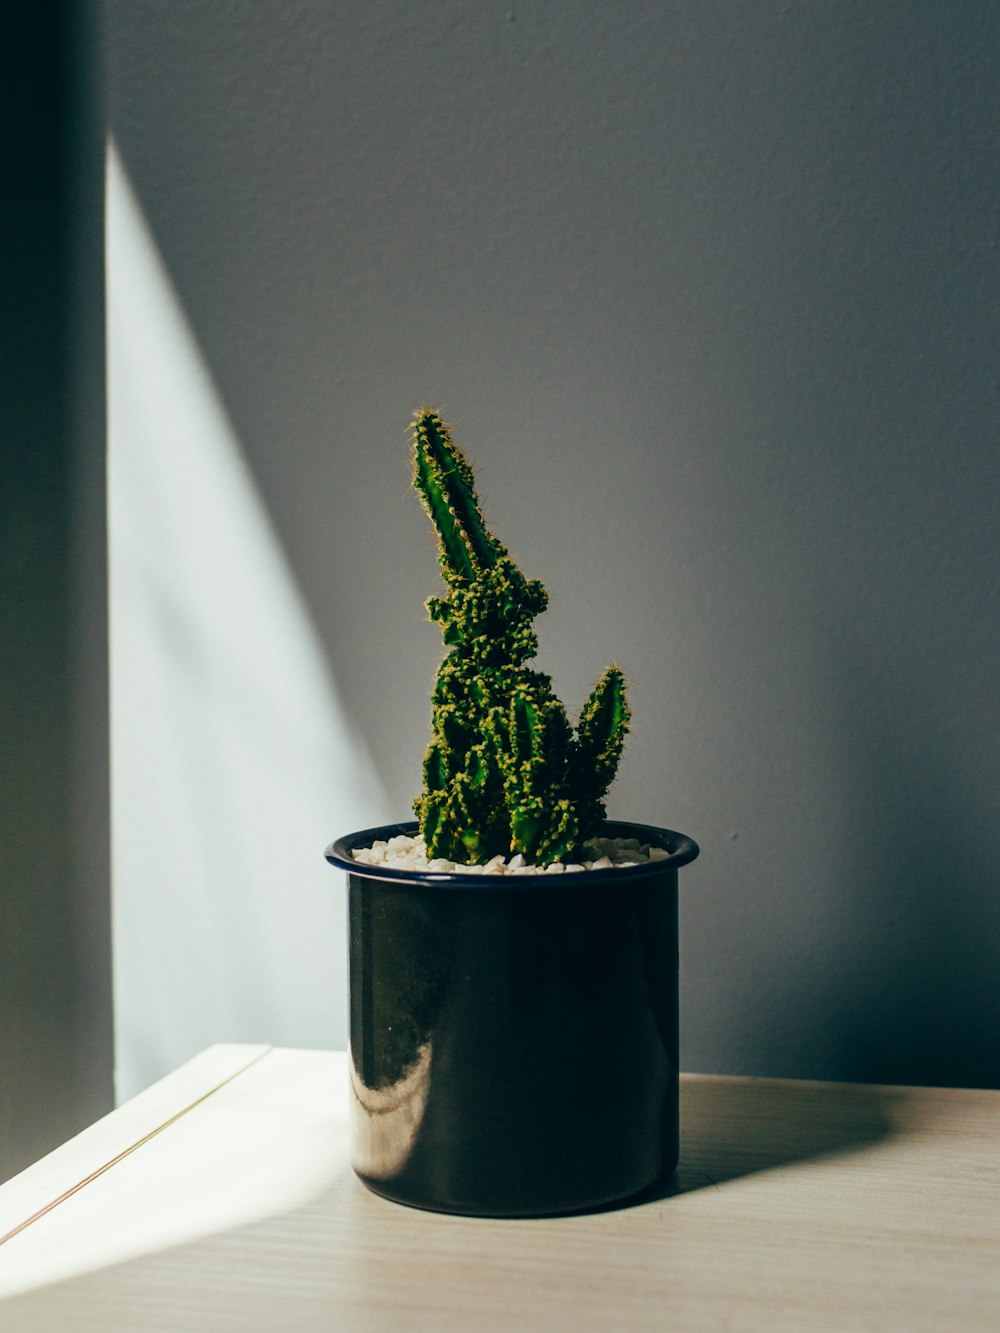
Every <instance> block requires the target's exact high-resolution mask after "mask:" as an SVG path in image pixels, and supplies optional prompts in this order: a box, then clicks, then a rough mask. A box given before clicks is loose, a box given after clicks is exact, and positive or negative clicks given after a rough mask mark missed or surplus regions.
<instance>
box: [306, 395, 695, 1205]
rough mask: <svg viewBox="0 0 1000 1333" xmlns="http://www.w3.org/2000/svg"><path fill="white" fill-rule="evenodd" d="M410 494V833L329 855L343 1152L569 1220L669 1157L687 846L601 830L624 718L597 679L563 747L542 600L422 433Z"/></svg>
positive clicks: (401, 827) (435, 1184) (390, 1190)
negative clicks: (540, 652) (419, 753)
mask: <svg viewBox="0 0 1000 1333" xmlns="http://www.w3.org/2000/svg"><path fill="white" fill-rule="evenodd" d="M413 481H414V486H415V488H416V490H417V492H418V494H419V496H420V499H421V501H422V502H423V505H424V508H425V509H426V511H427V513H428V514H429V516H430V518H431V521H432V523H433V525H434V528H435V530H436V532H437V536H438V542H439V548H440V555H439V561H440V565H441V569H442V573H443V575H444V579H445V583H446V585H447V589H448V591H447V595H446V596H444V597H432V598H431V599H430V600H429V602H428V604H427V606H428V611H429V614H430V618H431V620H432V621H434V622H435V623H437V624H438V625H439V626H440V627H441V630H442V635H443V638H444V643H445V645H446V647H447V649H448V652H447V654H446V656H445V658H444V660H443V662H442V664H441V667H440V669H439V671H438V674H437V680H436V683H435V686H434V691H433V695H432V714H431V733H432V734H431V741H430V744H429V747H428V750H427V753H426V756H425V759H424V765H423V789H422V791H421V793H420V795H418V797H417V798H416V800H415V802H414V812H415V813H416V815H417V821H416V822H411V823H408V824H398V825H391V826H388V827H385V828H380V829H366V830H363V831H362V832H359V833H355V834H351V835H348V836H346V837H343V838H340V839H339V840H338V841H336V842H335V843H333V844H332V845H331V846H330V847H329V848H327V853H326V855H327V859H328V860H329V861H330V862H331V863H332V864H334V865H336V866H338V867H340V868H341V869H343V870H346V871H347V875H348V913H349V932H350V960H349V961H350V968H349V972H350V980H349V985H350V1068H351V1090H352V1096H351V1105H352V1112H353V1130H352V1152H353V1165H354V1169H355V1171H356V1172H357V1174H358V1175H359V1176H360V1177H361V1179H362V1180H363V1181H364V1182H365V1184H367V1185H368V1186H369V1187H370V1188H371V1189H373V1190H375V1191H376V1192H377V1193H380V1194H383V1195H385V1196H387V1197H389V1198H392V1199H395V1200H397V1201H399V1202H403V1203H409V1204H412V1205H415V1206H418V1207H424V1208H431V1209H436V1210H441V1211H447V1212H457V1213H467V1214H475V1215H484V1216H530V1215H537V1214H545V1213H558V1212H568V1211H577V1210H580V1209H583V1208H588V1207H594V1206H597V1205H601V1204H606V1203H610V1202H612V1201H615V1200H619V1199H623V1198H626V1197H629V1196H632V1195H635V1194H636V1193H638V1192H640V1191H642V1190H644V1189H646V1188H647V1187H649V1186H650V1185H652V1184H654V1183H655V1182H656V1181H657V1180H658V1179H660V1178H662V1177H663V1176H665V1175H667V1174H669V1173H670V1172H671V1171H672V1170H673V1168H674V1166H675V1165H676V1161H677V1148H678V1111H677V1088H678V1024H677V871H678V869H679V867H680V866H682V865H685V864H687V863H688V862H689V861H692V860H693V859H694V857H695V856H697V854H698V848H697V846H696V845H695V843H693V842H692V841H691V839H690V838H687V837H684V836H683V835H681V834H678V833H675V832H673V831H671V830H669V829H662V828H653V827H650V826H647V825H636V824H625V823H621V822H618V821H608V820H606V818H605V808H604V799H605V795H606V793H607V790H608V787H609V785H610V783H611V781H612V780H613V778H614V776H615V772H616V770H617V767H618V762H619V759H620V757H621V753H622V746H623V742H624V739H625V734H626V731H627V729H628V724H629V718H630V710H629V706H628V702H627V699H626V685H625V679H624V676H623V674H622V672H621V670H620V669H619V668H618V667H617V666H610V667H608V669H607V670H606V671H605V672H604V674H603V675H602V676H601V677H600V679H599V680H598V682H597V684H596V686H595V687H594V689H593V691H592V693H591V695H590V697H589V698H588V700H587V702H586V703H585V705H584V707H583V709H582V711H581V713H580V716H579V719H578V722H577V725H576V727H575V728H574V727H573V726H572V725H571V723H570V721H569V719H568V718H567V715H566V711H565V709H564V707H563V705H562V704H561V703H560V701H559V699H558V698H557V697H556V696H555V694H554V693H553V690H552V683H551V680H550V678H549V677H548V676H547V675H545V674H543V673H542V672H539V671H535V670H532V669H530V668H529V667H528V666H527V665H526V663H527V662H529V661H530V660H531V658H532V657H534V655H535V653H536V651H537V648H538V640H537V637H536V635H535V631H534V628H533V621H534V619H535V617H536V616H538V615H539V614H540V613H541V612H542V611H543V610H544V609H545V606H546V603H547V594H546V592H545V589H544V587H543V586H542V584H541V583H540V582H539V581H538V580H537V579H527V578H525V577H524V575H523V574H522V573H521V571H520V569H519V568H518V567H517V565H516V564H515V563H514V561H513V560H512V559H511V557H510V555H509V553H508V552H507V550H506V549H505V548H504V547H503V546H502V545H501V543H500V542H499V541H498V540H497V538H496V537H495V536H494V535H493V534H492V533H491V532H490V531H489V529H488V528H487V526H486V523H485V521H484V518H483V515H482V511H481V508H480V505H479V501H478V497H477V494H476V488H475V483H474V479H473V473H472V469H471V467H470V465H469V463H468V460H467V459H466V457H465V455H464V454H463V452H462V451H461V449H459V447H458V446H457V445H456V444H455V442H454V440H453V439H452V437H451V433H450V431H449V430H448V428H447V426H446V425H445V424H444V422H443V421H442V420H441V418H440V416H439V415H438V414H437V413H436V412H434V411H432V410H430V409H427V408H425V409H422V410H421V411H420V412H418V413H417V415H416V417H415V419H414V425H413Z"/></svg>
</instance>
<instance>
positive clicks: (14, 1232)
mask: <svg viewBox="0 0 1000 1333" xmlns="http://www.w3.org/2000/svg"><path fill="white" fill-rule="evenodd" d="M271 1050H272V1048H271V1047H270V1046H267V1047H265V1049H264V1050H262V1051H261V1052H260V1053H259V1054H258V1055H255V1056H254V1058H253V1059H252V1060H251V1061H250V1063H249V1064H245V1065H243V1067H242V1068H241V1069H237V1070H235V1072H234V1073H232V1074H230V1075H229V1076H228V1077H227V1078H224V1079H223V1080H222V1082H221V1083H216V1085H215V1086H214V1087H213V1088H209V1090H208V1092H203V1093H202V1095H201V1096H200V1097H197V1098H196V1099H195V1100H194V1101H193V1102H192V1103H191V1104H190V1106H184V1107H182V1108H181V1110H179V1111H177V1112H176V1113H175V1114H174V1115H172V1116H171V1117H170V1119H169V1120H164V1122H163V1124H162V1125H157V1127H156V1128H155V1129H151V1130H150V1131H149V1133H148V1134H144V1135H143V1136H142V1138H141V1139H137V1140H136V1142H135V1143H133V1144H131V1145H130V1146H129V1147H128V1148H123V1149H122V1151H121V1152H120V1153H117V1154H116V1155H115V1156H114V1157H112V1158H111V1159H110V1161H107V1162H105V1163H104V1165H103V1166H99V1167H97V1169H96V1170H94V1171H91V1172H90V1174H89V1175H87V1176H84V1178H83V1180H79V1181H77V1183H76V1184H75V1185H71V1186H70V1188H69V1189H68V1190H63V1192H62V1194H60V1195H59V1197H58V1198H56V1199H53V1200H52V1201H51V1202H50V1203H47V1204H46V1205H45V1207H44V1208H39V1209H38V1210H37V1212H34V1213H32V1214H31V1216H30V1217H26V1218H25V1219H24V1221H23V1222H19V1223H18V1224H17V1226H16V1227H12V1228H11V1230H10V1231H8V1232H7V1234H6V1235H4V1236H0V1245H5V1244H6V1243H7V1241H9V1240H13V1238H14V1237H15V1236H18V1235H20V1233H21V1232H22V1231H24V1230H25V1228H26V1227H30V1226H31V1224H32V1222H37V1221H38V1219H39V1218H40V1217H44V1216H45V1214H46V1213H51V1211H52V1209H53V1208H58V1207H59V1205H60V1204H61V1203H65V1202H66V1200H67V1199H71V1198H72V1197H73V1195H74V1194H78V1193H79V1191H80V1190H82V1189H83V1187H84V1186H85V1185H89V1184H90V1183H91V1181H93V1180H97V1178H98V1177H99V1176H103V1175H104V1173H105V1172H106V1171H110V1170H111V1168H112V1167H113V1166H117V1165H118V1163H119V1162H121V1161H123V1160H124V1159H125V1158H126V1157H130V1156H131V1155H132V1153H134V1152H135V1151H136V1149H138V1148H141V1147H142V1146H143V1145H144V1144H146V1143H148V1142H149V1141H150V1139H155V1138H156V1136H157V1134H162V1133H163V1131H164V1130H165V1129H169V1128H170V1126H171V1125H175V1124H176V1123H177V1121H178V1120H181V1119H182V1118H183V1117H184V1116H186V1115H187V1114H188V1112H189V1111H193V1110H194V1109H195V1107H196V1106H200V1105H201V1104H202V1102H206V1101H208V1099H209V1097H214V1096H215V1094H216V1093H217V1092H218V1091H219V1090H220V1089H221V1088H224V1087H225V1086H226V1084H227V1083H232V1081H233V1079H234V1078H239V1077H240V1075H241V1074H245V1073H246V1072H247V1070H248V1069H252V1068H253V1067H254V1065H255V1064H258V1063H259V1062H260V1061H261V1060H263V1059H264V1056H265V1055H269V1054H270V1052H271Z"/></svg>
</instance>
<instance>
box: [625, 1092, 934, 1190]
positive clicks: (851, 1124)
mask: <svg viewBox="0 0 1000 1333" xmlns="http://www.w3.org/2000/svg"><path fill="white" fill-rule="evenodd" d="M906 1098H907V1091H906V1089H905V1088H884V1087H874V1086H873V1087H866V1086H860V1085H858V1084H856V1083H855V1084H851V1085H849V1086H848V1085H846V1084H845V1085H840V1084H835V1083H795V1082H786V1081H784V1080H776V1079H746V1078H733V1079H727V1078H717V1077H713V1078H699V1077H698V1076H688V1077H687V1078H685V1079H683V1080H682V1083H681V1156H680V1162H679V1164H678V1167H677V1171H676V1172H675V1174H674V1175H673V1176H671V1177H670V1178H669V1179H668V1180H666V1181H662V1182H659V1183H658V1184H656V1185H654V1186H652V1187H651V1188H650V1189H649V1190H646V1191H645V1192H644V1193H643V1194H642V1195H640V1196H638V1197H637V1198H633V1199H630V1200H629V1201H628V1203H627V1204H616V1205H611V1207H613V1208H614V1207H631V1206H634V1205H635V1204H637V1203H644V1202H651V1201H654V1200H658V1199H669V1198H673V1197H675V1196H676V1195H679V1194H689V1193H690V1192H691V1191H693V1190H699V1189H708V1188H711V1187H714V1186H717V1185H722V1184H724V1183H725V1182H726V1181H729V1180H736V1179H739V1178H740V1177H743V1176H750V1175H755V1174H756V1173H757V1172H760V1171H770V1170H773V1169H775V1168H776V1167H782V1166H789V1165H792V1164H793V1163H796V1162H807V1161H812V1160H815V1159H817V1158H821V1157H830V1156H835V1155H839V1154H847V1153H853V1152H857V1151H858V1150H859V1149H864V1148H867V1147H870V1146H872V1145H873V1144H876V1143H879V1142H881V1141H883V1140H884V1139H886V1138H889V1137H890V1136H891V1135H892V1134H893V1133H894V1128H893V1124H894V1117H893V1114H892V1112H893V1109H894V1108H897V1109H898V1108H899V1106H900V1104H901V1103H902V1102H904V1101H905V1100H906Z"/></svg>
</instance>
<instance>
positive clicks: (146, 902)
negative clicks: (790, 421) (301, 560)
mask: <svg viewBox="0 0 1000 1333" xmlns="http://www.w3.org/2000/svg"><path fill="white" fill-rule="evenodd" d="M107 190H108V197H107V255H108V258H107V292H108V400H109V401H108V433H109V453H108V506H109V520H108V522H109V567H110V574H109V577H110V610H111V719H112V720H111V783H112V868H113V916H114V982H115V1028H116V1065H117V1085H118V1095H119V1098H125V1097H129V1096H131V1095H132V1094H133V1093H135V1092H136V1091H138V1090H139V1089H140V1088H142V1087H144V1086H146V1085H147V1084H148V1083H149V1082H151V1081H152V1080H153V1079H155V1078H158V1077H159V1076H160V1075H162V1074H163V1073H165V1072H166V1071H167V1070H169V1069H171V1068H173V1067H174V1066H175V1065H177V1064H178V1063H179V1062H181V1061H182V1060H184V1059H187V1058H188V1057H189V1056H190V1055H192V1054H194V1053H195V1052H196V1051H198V1050H201V1049H202V1048H203V1047H205V1046H208V1045H210V1044H211V1043H213V1042H217V1041H252V1042H270V1043H273V1044H280V1045H292V1046H319V1047H330V1046H343V1045H344V1044H345V1041H346V1030H347V1021H346V976H345V969H346V948H345V928H344V918H345V910H344V902H343V894H344V889H343V884H342V877H340V876H338V875H336V874H335V873H334V872H333V871H332V870H331V869H330V867H328V866H327V865H326V863H325V862H324V861H323V857H322V852H323V848H324V846H325V844H326V843H327V842H328V841H329V840H330V839H331V838H332V837H333V836H335V835H336V834H339V833H342V832H345V831H347V830H350V829H353V828H364V827H367V826H370V825H372V824H377V823H381V822H385V820H386V819H387V818H388V815H387V811H386V800H385V796H384V794H383V792H382V790H381V788H380V785H379V783H378V780H377V777H376V775H375V772H374V768H373V765H372V763H371V760H370V758H369V756H368V754H367V753H366V751H365V748H364V746H363V745H362V743H361V742H360V740H359V738H358V737H357V736H356V735H355V734H354V733H353V731H352V728H351V727H350V725H349V723H348V720H347V718H346V716H345V714H344V710H343V708H342V707H341V705H340V703H339V701H338V698H337V695H336V692H335V689H334V687H333V684H332V681H331V679H330V675H329V672H328V669H327V666H326V663H325V660H324V654H323V650H322V647H321V644H320V642H319V640H318V637H317V635H316V633H315V630H314V628H313V626H312V624H311V621H310V618H309V614H308V610H307V608H306V606H305V604H304V601H303V599H302V597H301V595H300V593H299V591H298V589H297V587H296V584H295V580H294V577H293V575H292V573H291V571H290V569H289V566H288V563H287V561H286V559H285V557H284V554H283V552H282V550H281V546H280V543H279V541H278V539H277V536H276V534H275V532H274V529H273V527H272V525H271V522H270V520H269V516H268V514H267V511H266V509H265V507H264V505H263V503H262V501H261V498H260V496H259V494H258V493H257V490H256V487H255V483H254V480H253V478H252V476H251V473H250V471H249V469H248V467H247V465H246V462H245V460H244V458H243V455H242V452H241V449H240V445H239V441H238V440H237V439H236V437H235V435H234V432H233V428H232V426H231V424H230V422H229V421H228V419H227V416H226V412H225V409H224V407H223V405H222V403H221V401H220V399H219V396H218V394H217V393H216V391H215V389H214V387H213V384H212V380H211V377H210V374H209V372H208V370H207V368H206V366H205V364H204V362H203V360H202V358H201V356H200V353H199V349H198V346H197V342H196V340H195V338H194V336H193V334H192V331H191V329H190V328H189V326H188V324H187V322H186V319H185V316H184V312H183V310H182V309H181V306H180V303H179V301H178V298H177V294H176V292H175V291H174V288H173V286H172V283H171V280H170V278H169V275H168V274H167V272H166V270H165V268H164V265H163V262H162V260H161V258H160V256H159V254H158V252H157V248H156V244H155V242H154V240H153V237H152V235H151V233H150V230H149V228H148V226H147V225H146V222H145V219H144V217H143V214H142V210H141V208H140V206H139V204H138V202H137V200H136V198H135V196H134V194H133V192H132V189H131V187H130V184H129V182H128V179H127V177H126V175H125V172H124V170H123V167H122V163H121V161H120V159H119V157H118V155H117V152H116V151H115V149H114V146H113V145H111V146H110V147H109V155H108V175H107Z"/></svg>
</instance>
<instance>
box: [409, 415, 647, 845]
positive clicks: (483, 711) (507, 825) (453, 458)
mask: <svg viewBox="0 0 1000 1333" xmlns="http://www.w3.org/2000/svg"><path fill="white" fill-rule="evenodd" d="M413 462H414V468H413V484H414V486H415V487H416V489H417V491H418V493H419V495H420V498H421V500H422V502H423V505H424V508H425V509H426V510H427V512H428V514H429V515H430V518H431V521H432V522H433V524H434V526H435V528H436V529H437V534H438V539H439V544H440V556H439V563H440V565H441V569H442V572H443V574H444V579H445V582H446V583H447V585H448V595H447V596H446V597H432V598H431V599H430V600H429V601H428V603H427V610H428V612H429V614H430V618H431V620H433V621H435V622H436V623H437V624H439V625H440V626H441V631H442V634H443V637H444V642H445V644H446V645H447V646H448V647H449V649H450V651H449V652H448V654H447V656H446V657H445V659H444V661H443V662H442V663H441V667H440V669H439V671H438V675H437V681H436V684H435V687H434V693H433V695H432V719H431V729H432V733H433V734H432V739H431V743H430V746H429V748H428V750H427V755H426V757H425V759H424V788H423V792H422V794H421V795H420V796H418V797H417V799H416V800H415V801H414V803H413V808H414V811H415V812H416V815H417V817H418V819H419V821H420V829H421V832H422V833H423V835H424V839H425V841H426V843H427V852H428V856H431V857H444V858H447V859H448V860H452V861H461V862H466V863H469V864H473V865H476V864H478V865H482V864H484V863H485V862H486V861H488V860H489V859H490V858H491V857H492V856H495V855H497V854H498V853H499V854H501V855H503V856H509V855H512V854H514V853H517V852H520V853H522V854H523V855H524V858H525V860H526V861H528V862H529V863H532V864H535V865H550V864H551V863H552V862H554V861H567V860H571V859H572V858H573V856H574V855H575V854H576V853H578V851H579V849H580V847H581V844H582V843H583V842H584V841H585V840H586V839H587V838H589V837H592V836H594V834H595V833H597V831H598V829H599V828H600V825H601V823H602V821H603V819H604V796H605V793H606V792H607V790H608V787H609V786H610V785H611V782H612V779H613V778H614V776H615V771H616V769H617V767H618V761H619V759H620V758H621V752H622V744H623V742H624V739H625V733H626V731H627V730H628V722H629V717H630V709H629V706H628V703H627V701H626V698H625V679H624V676H623V675H622V673H621V671H620V670H619V668H618V667H617V666H610V667H608V669H607V670H606V671H605V673H604V675H603V676H602V677H601V678H600V680H599V681H598V682H597V684H596V685H595V687H594V689H593V692H592V693H591V695H590V698H589V699H588V700H587V702H586V704H585V705H584V708H583V712H582V713H581V715H580V720H579V723H578V725H577V728H576V731H575V733H574V730H573V728H572V726H571V725H570V723H569V721H568V719H567V717H566V710H565V709H564V708H563V705H562V704H561V703H560V702H559V700H558V699H557V698H556V696H555V695H554V694H553V692H552V681H551V678H550V677H549V676H547V675H545V674H543V673H542V672H541V671H532V670H529V669H528V668H527V667H525V665H524V663H525V662H527V661H528V660H529V659H530V658H532V657H534V656H535V653H536V652H537V651H538V639H537V637H536V635H535V631H534V629H533V628H532V622H533V620H534V618H535V616H537V615H539V614H541V612H542V611H544V610H545V607H546V605H547V604H548V594H547V593H546V591H545V589H544V587H543V586H542V584H541V583H540V582H539V581H538V579H526V578H525V577H524V575H523V574H522V573H521V571H520V570H519V569H518V567H517V565H515V563H514V561H513V560H512V559H511V558H510V556H509V555H508V553H507V551H506V549H505V548H504V547H503V546H502V545H501V544H500V542H499V541H497V539H496V537H494V536H493V534H492V533H491V532H490V531H489V529H488V528H487V526H486V523H485V521H484V519H483V515H482V512H481V510H480V508H479V501H478V499H477V496H476V488H475V483H474V480H473V475H472V468H471V467H470V466H469V463H468V460H467V459H466V457H465V455H464V454H463V453H462V451H461V449H459V448H458V446H457V445H456V444H455V443H454V442H453V441H452V438H451V435H450V434H449V431H448V428H447V426H446V425H445V424H444V422H443V421H442V420H441V418H440V417H439V416H438V414H437V413H436V412H434V411H432V410H431V409H429V408H422V409H421V410H420V411H419V412H418V413H417V415H416V416H415V418H414V422H413Z"/></svg>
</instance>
